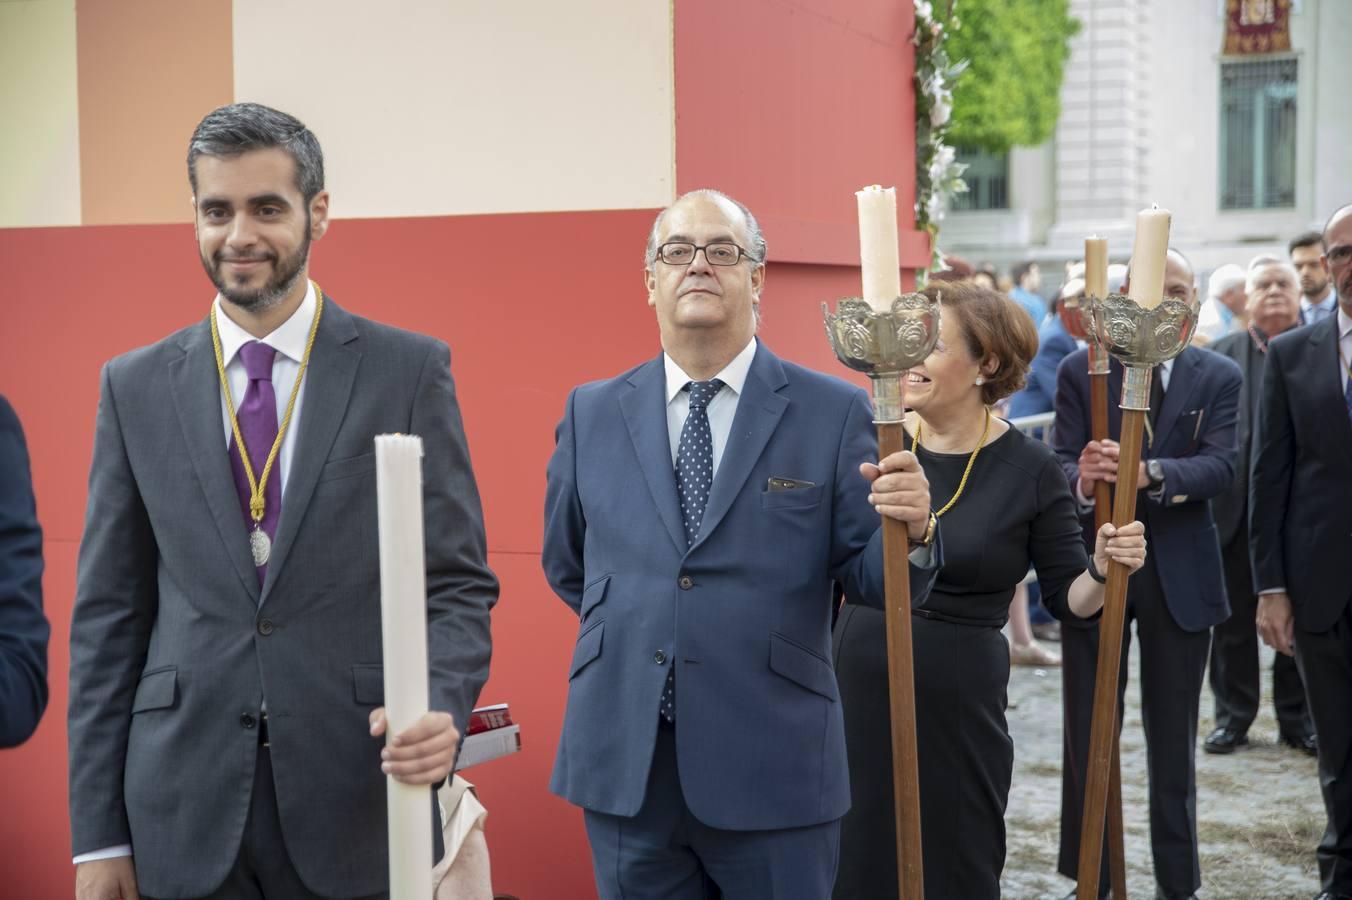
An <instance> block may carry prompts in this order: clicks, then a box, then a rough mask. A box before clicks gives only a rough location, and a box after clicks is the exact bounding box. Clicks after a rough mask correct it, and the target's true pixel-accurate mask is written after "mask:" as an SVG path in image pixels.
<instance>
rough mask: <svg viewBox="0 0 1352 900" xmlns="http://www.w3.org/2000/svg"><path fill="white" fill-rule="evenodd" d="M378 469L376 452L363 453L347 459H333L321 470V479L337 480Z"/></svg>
mask: <svg viewBox="0 0 1352 900" xmlns="http://www.w3.org/2000/svg"><path fill="white" fill-rule="evenodd" d="M375 470H376V455H375V453H363V454H362V455H361V456H349V457H348V458H347V459H331V460H329V461H328V462H326V463H325V464H324V468H322V469H320V470H319V480H320V481H321V482H324V481H336V480H338V479H339V478H352V477H354V476H356V475H365V474H366V473H367V472H374V471H375Z"/></svg>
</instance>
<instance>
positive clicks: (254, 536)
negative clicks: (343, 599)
mask: <svg viewBox="0 0 1352 900" xmlns="http://www.w3.org/2000/svg"><path fill="white" fill-rule="evenodd" d="M310 283H311V284H313V285H314V288H315V317H314V320H313V321H312V322H311V323H310V337H309V338H308V339H307V340H306V342H305V354H304V355H303V356H302V357H301V359H300V370H299V371H297V372H296V381H295V383H294V384H292V385H291V399H290V400H288V401H287V402H286V415H285V416H283V417H282V424H281V427H280V428H278V429H277V437H276V439H274V440H273V442H272V449H271V450H270V451H268V461H267V462H266V463H265V464H264V465H263V475H262V477H261V478H255V477H254V470H253V464H252V463H250V462H249V449H248V447H246V446H245V445H244V435H243V433H241V432H240V430H239V419H238V418H237V417H236V416H235V398H234V397H233V396H231V394H230V382H229V380H228V379H227V378H226V377H225V357H224V356H223V355H222V354H221V333H220V330H219V328H218V327H217V325H216V310H215V309H214V308H213V309H212V311H211V346H212V347H213V348H214V349H215V351H216V374H217V376H219V378H220V380H221V391H222V392H223V393H224V394H225V408H226V411H227V412H229V413H230V429H231V430H232V431H233V432H234V434H235V446H236V447H238V448H239V459H240V462H242V463H244V474H245V476H246V477H247V478H248V479H249V516H250V517H251V518H252V519H253V523H254V527H253V531H251V532H249V552H250V553H251V554H252V555H253V561H254V565H255V566H263V565H267V562H268V557H270V556H271V555H272V539H271V538H270V537H268V533H267V532H266V531H264V530H263V528H262V524H263V511H264V509H265V508H266V501H265V500H264V497H263V492H264V491H265V490H267V486H268V476H269V475H271V474H272V467H273V464H274V463H276V461H277V454H278V452H279V451H281V449H282V439H283V438H285V437H286V430H287V427H288V426H289V425H290V424H291V414H292V413H293V412H295V410H296V398H297V397H298V396H300V382H301V379H303V378H304V377H305V369H306V367H307V366H309V364H310V351H311V350H313V349H314V346H315V335H316V334H317V333H318V332H319V316H320V314H321V313H323V312H324V292H323V291H322V290H320V288H319V285H318V284H315V283H314V282H313V281H312V282H310Z"/></svg>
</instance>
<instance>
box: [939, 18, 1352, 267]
mask: <svg viewBox="0 0 1352 900" xmlns="http://www.w3.org/2000/svg"><path fill="white" fill-rule="evenodd" d="M1071 12H1072V15H1074V16H1075V17H1076V18H1077V19H1078V20H1079V21H1080V25H1081V27H1080V31H1079V33H1078V34H1077V35H1076V36H1075V37H1074V38H1073V39H1072V43H1071V57H1070V60H1069V62H1068V64H1067V66H1066V76H1065V81H1064V83H1063V85H1062V88H1061V118H1060V121H1059V123H1058V125H1057V129H1056V134H1055V135H1054V136H1053V138H1052V139H1051V140H1049V141H1047V142H1046V143H1044V144H1042V145H1041V146H1038V147H1032V148H1016V149H1015V150H1013V151H1012V152H1011V153H1009V154H1008V155H1007V156H1004V157H992V156H990V155H988V154H983V153H979V152H966V151H960V154H959V158H960V159H962V160H963V161H966V162H968V163H969V165H970V168H969V170H968V180H969V183H970V184H971V186H972V188H973V190H972V192H971V193H970V195H969V196H964V197H959V198H958V199H957V200H956V202H955V203H954V208H953V209H952V210H951V211H950V212H949V214H948V216H947V217H946V218H945V220H944V223H943V229H942V232H941V234H940V245H941V246H942V248H943V249H944V251H945V252H948V253H955V254H957V255H959V256H962V257H964V258H966V259H969V260H971V261H973V262H982V261H991V262H993V263H995V264H996V265H997V266H999V267H1001V268H1005V267H1007V266H1008V265H1009V264H1010V263H1011V262H1013V261H1015V260H1018V259H1022V258H1033V259H1038V260H1041V261H1043V262H1044V265H1043V269H1044V270H1046V271H1047V274H1048V275H1052V276H1055V275H1056V274H1059V273H1057V272H1056V269H1059V266H1056V265H1054V264H1055V263H1058V262H1060V261H1063V260H1066V259H1071V258H1076V257H1078V256H1079V255H1080V253H1081V248H1082V242H1083V239H1084V238H1085V237H1086V236H1088V235H1090V234H1098V235H1100V236H1103V237H1107V238H1108V240H1109V252H1110V254H1111V256H1112V258H1113V259H1114V260H1118V259H1123V260H1124V259H1125V257H1126V256H1127V255H1128V254H1129V253H1130V252H1131V243H1132V235H1133V229H1134V217H1135V213H1136V211H1137V210H1139V209H1141V208H1142V207H1145V206H1149V205H1150V204H1151V203H1157V204H1159V205H1160V206H1163V207H1167V208H1168V209H1170V210H1172V211H1173V214H1174V219H1173V243H1174V244H1175V245H1177V246H1178V247H1180V248H1181V249H1183V250H1184V252H1186V253H1188V254H1189V256H1190V257H1191V258H1192V259H1193V261H1194V263H1195V265H1196V267H1197V268H1198V270H1199V272H1205V271H1210V270H1212V269H1214V268H1216V267H1217V266H1220V265H1222V264H1224V263H1228V262H1234V263H1238V264H1240V265H1243V264H1244V263H1246V262H1247V261H1248V260H1249V259H1251V258H1252V257H1253V256H1254V255H1256V254H1258V253H1263V252H1273V251H1280V252H1283V253H1284V252H1285V245H1286V242H1287V241H1288V240H1289V239H1290V238H1291V237H1293V236H1294V235H1296V234H1297V233H1299V232H1302V231H1306V230H1308V229H1311V228H1316V229H1317V228H1319V227H1322V225H1323V223H1324V221H1325V219H1326V218H1327V217H1328V216H1329V215H1330V214H1332V212H1333V210H1334V209H1336V208H1338V207H1339V206H1341V205H1342V204H1344V203H1348V202H1352V117H1349V116H1348V114H1347V105H1346V100H1345V99H1344V98H1343V95H1342V91H1341V88H1342V86H1343V84H1344V83H1345V82H1346V81H1347V80H1348V72H1349V68H1348V60H1347V57H1346V56H1345V55H1344V54H1345V53H1346V49H1345V48H1346V47H1347V46H1348V45H1349V43H1352V3H1349V2H1347V0H1186V2H1178V0H1072V2H1071ZM1283 19H1284V20H1285V22H1286V25H1287V28H1286V29H1285V32H1284V33H1285V35H1286V36H1285V37H1283V36H1282V35H1283V30H1282V28H1281V23H1282V20H1283ZM1052 280H1053V281H1054V280H1055V277H1053V279H1052Z"/></svg>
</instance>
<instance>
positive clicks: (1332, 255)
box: [709, 244, 1352, 266]
mask: <svg viewBox="0 0 1352 900" xmlns="http://www.w3.org/2000/svg"><path fill="white" fill-rule="evenodd" d="M1327 255H1328V258H1329V262H1331V263H1333V264H1335V265H1339V266H1341V265H1342V264H1343V263H1345V262H1348V261H1349V260H1352V244H1339V245H1338V246H1337V247H1334V248H1333V249H1332V250H1330V251H1329V252H1328V254H1327ZM709 262H713V260H712V259H711V260H709Z"/></svg>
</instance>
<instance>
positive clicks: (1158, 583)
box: [1052, 250, 1242, 900]
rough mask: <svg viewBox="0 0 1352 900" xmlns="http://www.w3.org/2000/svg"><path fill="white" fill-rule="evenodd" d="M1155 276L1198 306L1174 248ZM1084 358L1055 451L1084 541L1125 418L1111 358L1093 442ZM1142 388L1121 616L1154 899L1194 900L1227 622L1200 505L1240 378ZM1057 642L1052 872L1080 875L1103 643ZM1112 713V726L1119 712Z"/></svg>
mask: <svg viewBox="0 0 1352 900" xmlns="http://www.w3.org/2000/svg"><path fill="white" fill-rule="evenodd" d="M1164 275H1165V277H1164V291H1165V294H1166V295H1168V296H1170V297H1173V298H1176V299H1179V300H1184V301H1190V300H1192V299H1193V297H1195V296H1196V292H1197V286H1196V280H1195V277H1194V275H1193V271H1192V266H1191V264H1189V263H1188V261H1187V259H1186V258H1184V257H1183V255H1182V254H1180V253H1178V252H1177V251H1176V250H1170V251H1169V257H1168V261H1167V263H1166V265H1165V273H1164ZM1123 290H1124V291H1126V290H1127V286H1126V285H1124V286H1123ZM1086 357H1087V351H1085V350H1078V351H1076V352H1075V353H1072V354H1070V355H1069V356H1067V357H1066V358H1065V360H1064V361H1062V363H1061V368H1060V370H1059V371H1058V373H1057V389H1056V423H1055V425H1054V426H1053V441H1052V443H1053V445H1054V447H1055V448H1056V452H1057V455H1058V456H1059V457H1060V458H1061V464H1062V468H1063V469H1065V472H1066V477H1067V478H1068V479H1069V480H1070V484H1071V488H1072V490H1073V491H1075V492H1076V493H1077V494H1078V496H1079V499H1080V503H1081V511H1082V513H1083V515H1082V518H1083V519H1084V523H1085V534H1086V539H1087V540H1092V539H1093V537H1092V535H1093V519H1094V515H1093V513H1094V508H1093V499H1092V498H1093V495H1094V482H1095V481H1097V480H1099V479H1103V480H1105V481H1115V480H1116V475H1117V458H1118V445H1117V440H1116V436H1117V435H1119V434H1120V433H1121V429H1122V411H1121V409H1120V408H1119V407H1118V405H1117V403H1116V402H1115V401H1116V398H1118V397H1119V396H1121V392H1122V366H1121V364H1120V363H1118V362H1117V360H1115V359H1114V360H1113V361H1112V368H1111V370H1110V371H1109V374H1108V397H1109V402H1108V433H1109V434H1110V435H1112V436H1113V437H1114V439H1113V440H1108V441H1101V442H1100V441H1094V440H1092V439H1091V438H1092V434H1091V428H1090V407H1089V375H1088V371H1087V370H1088V365H1087V359H1086ZM1151 382H1152V384H1151V388H1152V390H1151V402H1150V413H1149V416H1148V419H1147V427H1146V433H1145V435H1144V436H1143V440H1142V451H1141V457H1142V459H1141V464H1140V470H1139V472H1138V476H1137V484H1138V485H1139V490H1140V495H1139V496H1138V498H1137V501H1136V517H1137V518H1138V519H1140V520H1141V521H1143V522H1145V528H1146V538H1147V540H1148V541H1149V542H1150V549H1151V553H1150V554H1149V556H1148V558H1147V561H1146V564H1145V566H1144V567H1143V568H1142V569H1141V570H1140V571H1139V572H1137V573H1136V576H1135V577H1133V578H1132V579H1131V583H1130V586H1129V588H1128V591H1127V616H1128V618H1129V619H1134V620H1135V622H1136V634H1137V637H1138V639H1139V648H1140V655H1141V663H1140V672H1141V710H1142V711H1141V714H1142V717H1143V718H1144V720H1145V722H1144V724H1145V734H1146V746H1147V748H1148V749H1149V763H1148V766H1149V768H1148V772H1149V778H1150V791H1149V796H1150V843H1151V850H1152V852H1153V856H1154V863H1155V881H1156V883H1157V885H1158V892H1157V894H1156V896H1157V897H1161V898H1165V900H1176V898H1186V897H1191V896H1192V895H1193V893H1194V892H1195V891H1196V890H1197V888H1198V887H1199V886H1200V885H1201V883H1202V882H1201V866H1200V862H1199V860H1198V854H1197V811H1196V806H1197V784H1196V771H1195V757H1196V745H1197V718H1198V706H1199V703H1200V701H1201V694H1202V678H1203V675H1204V674H1205V672H1206V663H1207V651H1208V649H1209V647H1210V644H1211V627H1212V626H1213V625H1215V624H1217V623H1218V622H1222V621H1224V620H1225V618H1226V617H1227V616H1228V615H1229V614H1230V607H1229V605H1228V602H1227V600H1226V594H1225V581H1224V578H1223V576H1222V568H1221V547H1220V540H1219V538H1218V536H1217V532H1216V526H1215V524H1214V523H1213V521H1212V518H1211V508H1210V504H1209V503H1208V501H1209V500H1210V499H1211V498H1212V497H1216V496H1218V495H1219V494H1221V493H1222V492H1224V491H1226V490H1227V489H1228V488H1229V487H1230V484H1231V482H1232V481H1233V480H1234V476H1235V453H1236V436H1235V423H1236V417H1237V415H1238V411H1239V393H1240V386H1241V383H1242V376H1241V374H1240V369H1239V366H1237V365H1236V364H1235V363H1234V361H1232V360H1230V359H1227V358H1225V357H1223V356H1220V355H1218V354H1215V353H1211V352H1209V351H1206V350H1202V349H1199V348H1197V347H1189V348H1187V349H1186V350H1184V351H1183V352H1182V353H1180V354H1179V355H1178V356H1177V357H1175V358H1174V359H1173V360H1172V361H1171V362H1167V363H1164V364H1163V365H1161V366H1158V367H1157V368H1156V370H1155V372H1154V377H1153V378H1152V379H1151ZM1061 634H1062V641H1061V650H1062V658H1063V660H1064V665H1063V669H1062V671H1063V676H1062V684H1063V693H1064V698H1065V699H1064V703H1065V708H1064V728H1065V735H1064V736H1065V741H1064V747H1063V764H1062V773H1063V774H1062V782H1061V785H1062V787H1061V850H1060V858H1059V860H1058V866H1057V868H1058V870H1059V871H1060V872H1061V874H1063V875H1066V876H1067V877H1070V878H1075V877H1076V874H1077V871H1078V867H1079V853H1080V819H1081V817H1082V809H1083V804H1084V779H1085V772H1086V770H1087V768H1088V757H1089V725H1090V718H1091V716H1092V710H1093V694H1094V677H1095V669H1096V666H1097V659H1098V637H1099V635H1098V627H1097V624H1096V623H1095V624H1090V625H1088V626H1087V627H1084V628H1063V629H1062V632H1061ZM1130 640H1131V631H1130V628H1128V629H1127V630H1126V631H1125V632H1124V633H1123V642H1124V648H1123V653H1122V681H1121V688H1120V689H1121V690H1122V691H1125V689H1126V666H1127V657H1128V653H1127V650H1128V649H1129V645H1130ZM1119 699H1120V698H1119ZM1118 709H1119V716H1120V710H1121V706H1120V703H1119V707H1118ZM1107 859H1108V855H1107V854H1106V853H1105V854H1104V855H1103V860H1104V871H1103V872H1102V874H1101V875H1100V878H1099V885H1100V891H1101V892H1106V890H1107V888H1108V875H1107Z"/></svg>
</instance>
